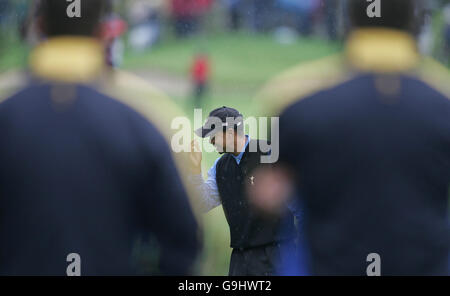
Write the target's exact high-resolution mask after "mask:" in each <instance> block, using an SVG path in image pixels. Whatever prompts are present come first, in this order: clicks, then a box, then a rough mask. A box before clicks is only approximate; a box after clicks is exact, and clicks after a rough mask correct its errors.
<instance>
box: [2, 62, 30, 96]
mask: <svg viewBox="0 0 450 296" xmlns="http://www.w3.org/2000/svg"><path fill="white" fill-rule="evenodd" d="M27 80H28V79H27V74H26V72H25V71H24V70H21V69H13V70H9V71H7V72H5V73H3V74H1V75H0V103H1V102H3V101H5V100H6V99H7V98H8V97H10V96H12V95H14V94H15V93H17V92H18V91H20V90H21V89H23V88H24V87H26V85H27Z"/></svg>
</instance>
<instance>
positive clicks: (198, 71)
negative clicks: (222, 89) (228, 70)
mask: <svg viewBox="0 0 450 296" xmlns="http://www.w3.org/2000/svg"><path fill="white" fill-rule="evenodd" d="M191 75H192V79H193V80H194V82H195V83H205V82H207V81H208V80H209V75H210V63H209V59H208V57H207V56H199V57H197V58H196V59H195V60H194V64H193V65H192V69H191Z"/></svg>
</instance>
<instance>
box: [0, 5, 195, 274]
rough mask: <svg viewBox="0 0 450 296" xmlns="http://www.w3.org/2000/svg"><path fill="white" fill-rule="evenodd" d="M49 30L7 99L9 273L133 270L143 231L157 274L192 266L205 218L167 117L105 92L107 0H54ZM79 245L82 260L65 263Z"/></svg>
mask: <svg viewBox="0 0 450 296" xmlns="http://www.w3.org/2000/svg"><path fill="white" fill-rule="evenodd" d="M41 4H42V6H40V10H39V17H40V21H41V22H40V23H41V30H42V33H43V35H44V36H45V37H46V41H45V42H43V43H42V44H40V45H39V46H37V47H36V48H35V49H34V51H33V52H32V54H31V57H30V69H31V77H30V80H29V81H28V83H27V84H26V85H25V86H24V88H23V89H22V90H21V91H19V92H18V93H16V94H15V95H13V96H12V97H10V98H8V99H6V100H5V101H3V102H2V103H1V104H0V135H1V136H2V137H3V138H4V139H8V140H7V141H6V140H1V142H2V143H3V144H2V145H1V147H0V163H2V166H1V168H0V197H1V198H0V209H1V211H2V215H1V218H0V219H1V223H0V238H1V240H2V242H3V243H2V245H1V246H0V262H1V263H0V274H2V275H65V274H66V273H67V274H81V275H131V274H136V273H138V272H139V267H138V265H139V262H134V261H133V260H132V247H133V243H134V242H135V240H136V239H137V238H139V237H145V238H146V239H150V240H152V241H153V242H154V243H155V248H154V249H153V251H154V252H155V253H157V254H158V258H159V259H158V265H157V266H156V267H157V268H156V270H155V271H154V273H158V274H170V275H175V274H176V275H178V274H189V273H190V272H191V268H192V264H193V263H194V261H195V258H196V254H197V252H198V247H199V242H198V238H197V223H196V221H195V218H194V216H193V214H192V211H191V207H190V205H189V202H188V200H187V196H186V193H185V191H184V188H183V186H182V183H181V180H180V177H179V175H178V173H177V170H176V168H175V164H174V162H173V160H172V157H171V153H170V149H169V147H168V145H167V143H166V141H165V140H164V137H163V136H162V135H161V133H160V131H159V130H158V129H157V127H156V126H155V125H154V124H153V123H150V121H149V120H147V118H145V117H144V116H142V113H138V112H137V111H134V110H133V109H132V108H133V107H134V106H136V105H133V104H129V106H130V107H131V108H130V107H128V106H126V105H125V104H124V103H122V102H121V101H118V99H116V98H115V97H112V96H107V95H104V94H102V93H100V92H98V88H97V87H96V86H98V85H100V84H101V80H102V79H103V78H102V74H103V73H104V72H105V71H106V69H105V67H104V66H105V57H104V47H103V46H102V44H101V42H100V40H97V39H96V38H94V36H97V35H96V33H97V32H98V31H99V25H100V19H101V18H102V17H103V13H104V10H103V8H104V4H105V1H101V0H90V1H87V2H83V5H82V6H81V13H82V15H83V17H82V18H67V17H66V9H67V3H66V2H64V1H59V0H44V1H42V3H41ZM74 253H75V255H76V256H75V257H77V256H79V257H80V260H81V262H82V263H81V265H79V266H78V267H77V265H76V262H77V261H73V263H75V264H70V262H67V261H66V259H67V260H69V259H70V258H74V257H73V256H69V254H72V255H74Z"/></svg>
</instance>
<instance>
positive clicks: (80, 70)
mask: <svg viewBox="0 0 450 296" xmlns="http://www.w3.org/2000/svg"><path fill="white" fill-rule="evenodd" d="M104 68H105V63H104V52H103V47H102V45H101V43H100V42H99V41H97V40H96V39H94V38H89V37H72V36H70V37H69V36H68V37H57V38H52V39H49V40H47V41H45V42H43V43H42V44H40V45H39V46H37V47H36V48H35V49H34V50H33V51H32V53H31V55H30V69H31V72H32V74H33V75H34V76H36V77H37V78H40V79H45V80H51V81H59V82H66V83H88V82H90V81H92V80H93V79H95V78H96V77H98V76H99V75H100V74H101V73H102V71H103V70H104Z"/></svg>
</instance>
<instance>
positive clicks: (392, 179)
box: [249, 0, 450, 275]
mask: <svg viewBox="0 0 450 296" xmlns="http://www.w3.org/2000/svg"><path fill="white" fill-rule="evenodd" d="M415 4H416V2H415V1H411V0H381V11H380V12H381V15H382V17H380V18H369V17H368V15H367V13H366V9H367V6H368V2H367V1H365V0H349V8H350V16H351V21H352V32H351V34H350V35H349V37H348V40H347V42H346V50H345V52H344V54H342V55H337V56H333V57H329V58H326V59H324V60H322V61H318V62H312V63H310V64H306V65H302V66H300V67H297V68H294V69H292V70H289V71H288V72H286V73H284V74H282V75H280V77H278V78H276V79H275V80H274V81H273V82H272V83H270V84H269V85H268V86H267V87H266V88H265V89H263V91H262V93H261V95H262V96H263V99H262V100H258V101H256V103H257V104H258V105H263V106H269V108H271V110H272V111H268V112H266V114H267V115H272V116H273V115H275V114H281V115H279V116H280V119H279V134H278V133H277V134H276V135H279V139H280V141H279V147H280V159H279V162H278V165H277V166H276V169H273V170H270V171H269V170H262V171H260V172H259V173H256V174H255V179H256V180H259V182H258V183H257V184H256V185H257V186H251V187H249V190H250V192H251V197H252V199H253V201H254V202H255V203H256V204H259V206H260V207H261V208H264V209H266V210H267V211H268V212H274V211H276V210H277V209H278V208H279V207H281V206H282V205H284V204H285V202H286V199H287V198H288V197H289V196H292V195H293V194H292V193H293V192H297V193H298V196H299V197H300V200H299V202H300V203H301V204H302V208H303V211H304V219H303V224H302V225H303V226H304V232H303V233H304V234H305V236H304V237H305V239H304V245H303V248H302V249H303V252H304V253H303V254H302V256H296V257H297V258H298V257H299V258H304V259H303V261H297V264H298V265H299V266H300V267H301V268H298V270H303V271H304V270H307V271H308V273H309V274H312V275H448V274H449V266H448V262H449V258H448V256H449V251H450V229H449V212H448V209H449V186H450V87H449V86H450V75H449V72H448V69H446V68H445V67H443V66H442V65H439V64H438V63H437V62H435V61H434V60H432V59H430V58H427V57H425V56H422V55H420V53H419V51H418V46H417V40H416V39H415V36H414V34H413V33H412V32H414V31H416V32H417V30H415V28H414V27H415V26H414V25H415V24H414V23H415V22H417V19H416V18H415V15H416V14H415V13H414V9H415ZM270 106H271V107H270ZM275 130H276V129H275ZM305 258H306V259H305ZM290 267H291V266H289V267H287V268H285V270H292V268H290Z"/></svg>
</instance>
